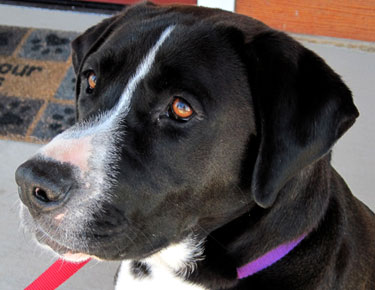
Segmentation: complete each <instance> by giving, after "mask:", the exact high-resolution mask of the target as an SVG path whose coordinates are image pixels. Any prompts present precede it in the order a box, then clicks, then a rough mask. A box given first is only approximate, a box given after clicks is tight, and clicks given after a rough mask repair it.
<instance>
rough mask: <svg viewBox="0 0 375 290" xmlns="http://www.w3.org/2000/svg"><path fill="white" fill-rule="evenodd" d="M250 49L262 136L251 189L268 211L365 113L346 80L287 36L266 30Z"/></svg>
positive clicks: (250, 61)
mask: <svg viewBox="0 0 375 290" xmlns="http://www.w3.org/2000/svg"><path fill="white" fill-rule="evenodd" d="M245 51H246V59H247V69H248V71H249V82H250V89H251V93H252V96H253V102H254V107H255V113H256V119H257V127H258V135H259V138H260V145H259V152H258V155H257V159H256V162H255V167H254V170H253V175H252V182H251V190H252V194H253V195H254V200H255V201H256V202H257V204H258V205H260V206H262V207H264V208H267V207H270V206H271V205H272V204H273V203H274V201H275V200H276V198H277V195H278V192H279V191H280V190H281V188H282V187H283V186H284V185H285V184H286V183H287V181H288V180H289V179H290V178H291V177H292V176H293V175H295V174H296V173H297V172H298V171H300V170H301V169H303V168H304V167H305V166H307V165H308V164H310V163H312V162H314V161H316V160H318V159H319V158H321V157H322V156H323V155H325V154H326V153H328V152H329V151H330V149H331V148H332V146H333V144H334V143H335V142H336V141H337V139H338V138H340V137H341V136H342V135H343V133H344V132H345V131H346V130H347V129H348V128H349V127H350V126H351V125H352V124H353V123H354V121H355V119H356V117H357V116H358V115H359V114H358V111H357V109H356V107H355V106H354V104H353V100H352V96H351V92H350V90H349V89H348V88H347V87H346V85H345V84H344V83H343V82H342V80H341V79H340V77H339V76H338V75H337V74H336V73H335V72H334V71H333V70H332V69H331V68H330V67H328V65H327V64H326V63H325V62H324V61H323V60H322V59H321V58H320V57H318V56H317V55H316V54H315V53H313V52H312V51H310V50H308V49H306V48H304V47H303V46H302V45H300V44H299V43H297V42H296V41H294V40H293V39H291V38H290V37H289V36H287V35H285V34H284V33H282V32H277V31H266V32H262V33H260V34H258V35H256V36H255V37H253V38H252V39H251V40H250V41H249V42H248V43H247V44H246V50H245Z"/></svg>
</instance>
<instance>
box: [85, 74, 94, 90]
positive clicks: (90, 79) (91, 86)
mask: <svg viewBox="0 0 375 290" xmlns="http://www.w3.org/2000/svg"><path fill="white" fill-rule="evenodd" d="M87 84H88V86H89V89H90V90H91V91H92V90H93V89H95V87H96V74H95V73H94V72H91V73H90V74H89V76H88V77H87Z"/></svg>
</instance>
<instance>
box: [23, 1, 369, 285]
mask: <svg viewBox="0 0 375 290" xmlns="http://www.w3.org/2000/svg"><path fill="white" fill-rule="evenodd" d="M73 50H74V54H73V64H74V68H75V72H76V74H77V89H76V101H77V124H76V125H75V126H73V127H72V128H71V129H69V130H67V131H65V132H64V133H62V134H61V135H59V136H57V137H56V138H55V139H53V140H52V141H51V142H50V143H49V144H47V145H46V146H45V147H43V148H42V149H41V151H40V152H39V153H38V154H37V155H35V156H34V157H33V158H32V159H30V160H29V161H27V162H26V163H24V164H23V165H21V166H20V167H19V169H18V170H17V173H16V179H17V183H18V185H19V187H20V197H21V199H22V201H23V203H24V205H25V206H22V216H23V220H24V223H25V224H26V227H28V228H29V229H30V230H31V231H32V232H33V233H34V234H35V236H36V238H37V239H38V240H39V241H40V242H41V243H42V244H46V245H48V246H49V247H51V248H52V249H53V250H54V251H55V252H57V253H59V254H60V255H62V256H63V257H65V258H66V259H70V260H80V259H85V258H87V257H88V256H91V257H96V258H98V259H103V260H124V262H123V263H122V266H121V267H120V269H119V272H118V279H117V289H137V290H139V289H178V290H179V289H253V290H256V289H261V290H266V289H277V290H281V289H289V290H290V289H303V290H307V289H355V290H358V289H375V217H374V214H373V213H372V212H371V211H370V210H369V209H368V208H367V207H366V206H365V205H363V204H362V203H361V202H360V201H358V200H357V199H356V198H355V197H353V195H352V194H351V193H350V191H349V189H348V187H347V186H346V184H345V182H344V181H343V180H342V178H341V177H340V176H339V174H338V173H337V172H336V171H335V170H334V169H333V168H332V167H331V165H330V158H331V154H330V152H331V149H332V146H333V145H334V143H335V142H336V141H337V139H338V138H340V137H341V136H342V135H343V134H344V132H345V131H346V130H347V129H348V128H349V127H350V126H351V125H352V124H353V123H354V121H355V119H356V117H357V116H358V112H357V109H356V107H355V106H354V104H353V101H352V97H351V92H350V91H349V89H348V88H347V87H346V86H345V84H344V83H343V82H342V81H341V79H340V77H339V76H338V75H337V74H336V73H334V72H333V71H332V69H331V68H329V67H328V66H327V65H326V64H325V62H324V61H323V60H322V59H321V58H319V57H318V56H317V55H315V54H314V53H313V52H311V51H310V50H308V49H306V48H304V47H303V46H302V45H300V44H299V43H298V42H296V41H294V40H293V39H291V38H290V37H289V36H287V35H286V34H284V33H282V32H279V31H275V30H273V29H271V28H269V27H267V26H266V25H264V24H262V23H261V22H259V21H256V20H254V19H251V18H248V17H245V16H240V15H235V14H232V13H228V12H224V11H220V10H214V9H206V8H199V7H188V6H186V7H185V6H164V7H158V6H155V5H153V4H150V3H147V4H141V5H137V6H134V7H131V8H129V9H127V10H126V11H125V12H124V13H121V14H119V15H117V16H114V17H112V18H109V19H107V20H105V21H103V22H102V23H100V24H98V25H96V26H94V27H92V28H90V29H89V30H87V31H86V32H85V33H84V34H82V35H81V36H80V37H78V38H77V39H76V40H75V41H74V42H73ZM157 283H162V286H158V284H157ZM122 287H123V288H122Z"/></svg>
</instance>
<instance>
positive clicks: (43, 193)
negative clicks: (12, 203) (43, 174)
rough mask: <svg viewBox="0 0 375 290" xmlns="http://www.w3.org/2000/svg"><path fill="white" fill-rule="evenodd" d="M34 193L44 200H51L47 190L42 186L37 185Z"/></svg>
mask: <svg viewBox="0 0 375 290" xmlns="http://www.w3.org/2000/svg"><path fill="white" fill-rule="evenodd" d="M33 195H34V196H35V198H37V199H38V200H40V201H42V202H50V201H51V200H50V199H49V198H48V195H47V192H46V191H45V190H43V189H41V188H40V187H35V188H34V190H33Z"/></svg>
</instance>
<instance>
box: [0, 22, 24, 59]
mask: <svg viewBox="0 0 375 290" xmlns="http://www.w3.org/2000/svg"><path fill="white" fill-rule="evenodd" d="M26 31H27V29H26V28H19V27H9V26H0V55H6V56H9V55H12V53H13V52H14V50H15V49H16V48H17V45H18V44H19V42H20V41H21V39H22V37H23V36H24V35H25V33H26Z"/></svg>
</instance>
